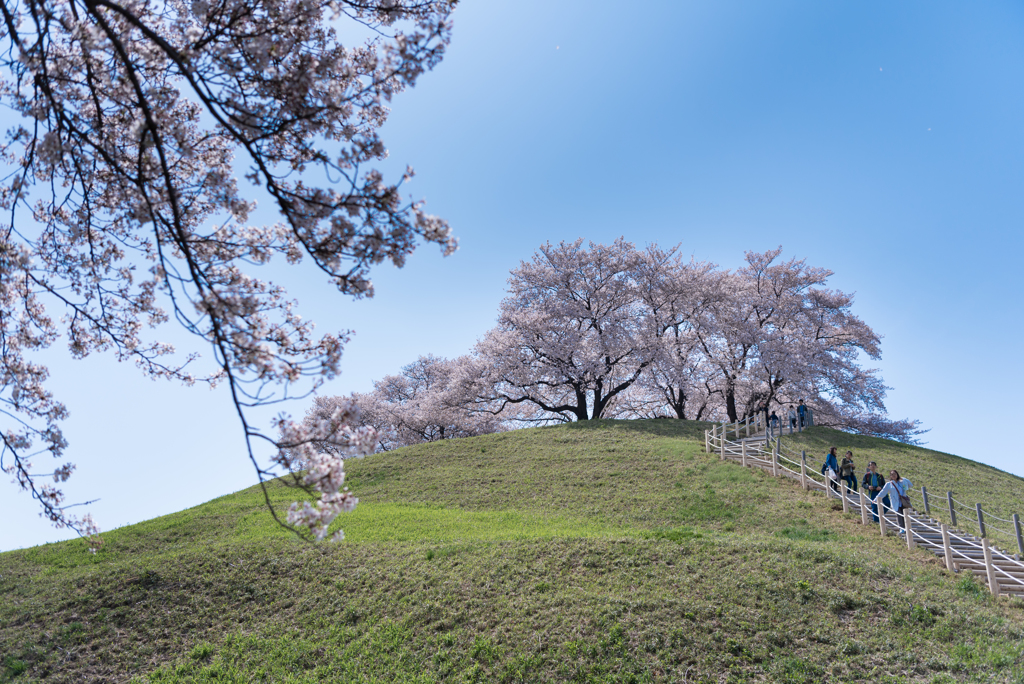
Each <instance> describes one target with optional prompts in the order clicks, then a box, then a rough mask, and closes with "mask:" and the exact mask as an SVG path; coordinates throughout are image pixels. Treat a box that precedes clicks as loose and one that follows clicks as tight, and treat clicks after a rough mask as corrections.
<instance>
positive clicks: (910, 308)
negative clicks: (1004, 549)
mask: <svg viewBox="0 0 1024 684" xmlns="http://www.w3.org/2000/svg"><path fill="white" fill-rule="evenodd" d="M1022 85H1024V6H1022V5H1021V4H1019V3H1014V2H986V3H960V2H956V3H954V2H904V3H883V2H868V3H865V2H830V3H821V2H810V1H807V2H773V3H752V2H723V1H719V0H716V1H715V2H702V3H690V2H682V1H680V0H666V1H663V2H649V3H644V4H643V6H642V11H636V12H627V11H625V9H624V6H623V4H622V3H613V2H603V1H601V2H598V1H595V0H589V1H587V2H570V1H562V0H560V1H558V2H550V1H548V2H536V1H532V0H516V1H514V2H513V1H512V0H487V1H486V2H485V1H484V0H464V2H463V3H462V4H461V5H460V7H459V8H458V10H457V12H456V25H455V37H454V41H453V43H452V45H451V48H450V51H449V54H448V57H447V58H446V59H445V61H444V62H443V63H442V64H441V66H440V67H439V68H438V69H437V70H436V71H435V72H433V73H430V74H427V75H425V76H424V77H423V78H422V80H421V81H420V84H419V86H417V88H416V89H415V90H413V91H410V92H408V93H405V94H403V95H401V96H400V97H398V98H397V99H396V100H395V102H394V113H393V115H392V118H391V120H390V122H389V123H388V125H387V127H386V129H385V133H386V135H385V141H386V143H387V145H388V147H389V149H390V151H391V160H390V162H389V164H392V168H395V169H399V168H404V165H405V164H411V165H412V166H414V167H415V168H416V170H417V172H418V176H417V178H416V179H415V180H414V181H413V183H412V184H411V185H410V186H409V189H410V191H411V192H412V193H413V194H414V195H415V196H417V197H425V198H426V199H427V201H428V207H429V208H430V210H431V211H432V212H434V213H437V214H439V215H442V216H444V217H446V218H447V219H449V220H450V222H451V224H452V226H453V228H454V230H455V232H456V233H457V234H458V235H459V237H460V239H461V249H460V250H459V252H458V253H456V254H455V255H454V256H452V257H449V258H447V259H443V258H441V257H440V256H439V255H438V254H437V252H436V250H435V249H434V248H433V247H429V248H423V249H421V250H420V251H419V252H417V253H416V254H415V255H413V257H412V258H411V259H410V261H409V264H408V265H407V266H406V268H405V269H402V270H400V271H399V270H396V269H393V268H391V267H384V268H382V269H380V270H379V271H378V272H377V273H376V274H375V276H374V282H375V284H376V289H377V296H376V297H375V298H374V299H373V300H369V301H362V302H355V303H353V302H348V301H344V300H342V299H341V298H340V297H339V296H338V295H336V294H334V293H333V292H332V291H331V289H330V288H328V287H325V286H324V284H323V283H322V282H321V281H320V280H319V279H318V278H316V277H315V276H311V277H300V278H296V279H294V283H293V285H294V292H295V294H297V295H298V296H299V297H300V299H301V300H302V303H303V311H304V313H305V314H306V315H307V316H309V317H312V318H314V319H315V320H317V321H318V323H319V325H320V327H321V328H322V329H325V330H337V329H343V328H351V329H354V330H355V331H356V336H355V337H354V339H353V341H352V343H351V344H350V345H349V346H348V348H347V351H346V355H345V362H344V374H343V375H342V376H341V377H340V378H339V379H338V380H337V381H335V382H333V383H332V384H331V385H330V386H329V388H328V390H327V391H328V392H329V393H337V394H346V393H348V392H350V391H354V390H357V391H365V390H367V389H369V388H370V387H371V383H372V381H373V380H374V379H376V378H379V377H381V376H383V375H385V374H388V373H394V372H396V371H397V370H398V369H399V368H400V367H401V366H402V365H404V364H406V363H409V362H410V361H413V360H414V359H415V358H416V357H417V356H419V355H420V354H426V353H433V354H438V355H443V356H454V355H458V354H462V353H465V352H466V351H468V350H469V349H470V347H471V346H472V344H473V343H474V341H475V340H476V339H477V338H478V337H479V336H480V335H482V334H483V333H484V332H485V331H486V330H487V329H488V328H489V327H491V325H492V324H493V322H494V318H495V314H496V311H497V305H498V302H499V301H500V300H501V298H502V296H503V292H504V287H505V279H506V277H507V274H508V270H509V269H510V268H512V267H514V266H515V265H516V264H518V262H519V261H520V260H522V259H527V258H529V257H530V255H531V254H532V253H533V252H534V250H535V249H536V248H537V246H538V245H540V244H541V243H542V242H544V241H547V240H550V241H553V242H557V241H559V240H573V239H575V238H577V237H580V236H582V237H584V238H588V239H591V240H594V241H598V242H609V241H611V240H614V239H615V238H616V237H617V236H619V235H625V236H626V237H627V238H628V239H630V240H632V241H634V242H636V243H637V244H640V245H642V244H646V243H649V242H657V243H659V244H662V245H670V244H676V243H680V244H681V245H682V249H683V250H684V252H686V253H692V254H693V255H695V256H696V257H697V258H698V259H707V260H711V261H714V262H717V263H719V264H720V265H722V266H723V267H727V268H734V267H736V266H738V265H740V263H741V261H742V258H743V252H744V250H765V249H769V248H772V247H776V246H778V245H782V246H783V248H784V249H785V253H786V255H790V256H798V257H803V258H806V259H807V260H808V261H809V262H810V263H811V264H813V265H817V266H823V267H827V268H830V269H831V270H833V271H835V276H834V277H833V279H832V281H831V284H832V286H834V287H837V288H840V289H843V290H846V291H853V292H856V293H857V298H856V304H855V307H854V310H855V312H856V313H857V314H858V315H860V316H861V317H862V318H863V319H865V320H866V321H867V322H868V323H869V324H870V325H871V326H873V327H874V329H875V330H876V331H878V332H879V333H881V334H882V335H883V336H884V339H883V344H882V350H883V359H882V361H881V363H880V364H879V367H880V368H881V369H882V374H883V377H884V378H885V380H886V382H887V384H889V385H891V386H892V387H893V388H894V389H893V390H892V391H891V392H890V394H889V400H888V406H889V409H890V413H891V414H892V415H893V416H896V417H907V416H909V417H915V418H920V419H921V420H922V421H924V424H925V426H926V427H928V428H931V433H929V434H928V435H926V436H925V439H926V440H927V441H928V445H929V446H930V447H932V448H936V449H939V450H942V451H948V452H952V453H956V454H959V455H962V456H966V457H968V458H972V459H975V460H979V461H983V462H985V463H989V464H991V465H994V466H996V467H998V468H1002V469H1004V470H1008V471H1010V472H1014V473H1017V474H1019V475H1024V458H1022V457H1021V456H1019V455H1018V454H1017V453H1016V451H1015V450H1011V449H1010V448H1008V447H1006V446H1005V438H1006V436H1007V433H1014V432H1015V431H1016V429H1017V426H1018V424H1019V423H1020V421H1019V420H1018V419H1017V418H1016V416H1017V415H1018V414H1019V413H1020V411H1021V410H1022V407H1021V405H1020V403H1019V402H1018V396H1019V394H1020V392H1019V389H1020V387H1021V386H1022V385H1024V383H1022V380H1024V378H1022V375H1024V373H1022V370H1021V365H1020V363H1019V360H1018V357H1017V355H1016V353H1015V352H1016V350H1017V348H1019V346H1020V340H1021V339H1022V334H1024V330H1022V322H1021V321H1022V316H1021V313H1022V295H1024V287H1022V286H1021V284H1020V280H1019V277H1020V272H1021V268H1020V266H1019V264H1018V260H1019V259H1020V255H1021V254H1022V251H1024V250H1022V246H1024V244H1022V243H1024V237H1022V231H1021V225H1022V219H1024V192H1022V189H1024V87H1022ZM167 336H169V337H171V338H173V339H175V340H176V341H177V340H180V339H181V338H180V336H177V335H173V334H170V333H169V334H168V335H167ZM53 358H54V362H53V365H52V368H53V372H54V378H53V382H52V387H53V389H54V391H55V393H56V394H57V395H58V396H60V397H61V398H63V399H64V400H65V402H66V403H67V404H68V406H69V408H70V410H71V414H72V417H71V419H70V420H69V421H68V423H67V434H68V437H69V439H70V441H71V444H72V446H71V450H70V454H71V459H72V460H74V461H75V462H77V463H78V465H79V471H78V473H76V475H75V476H74V477H73V478H72V480H71V481H70V482H69V483H68V484H69V486H68V488H67V489H68V492H69V495H70V497H71V498H72V499H82V498H87V497H88V498H94V497H100V499H101V500H100V501H99V502H98V503H97V504H95V505H93V506H92V507H91V508H92V510H93V512H94V514H95V517H96V518H97V521H98V522H99V524H100V525H101V527H103V528H104V529H110V528H113V527H116V526H119V525H123V524H127V523H131V522H136V521H139V520H144V519H147V518H150V517H153V516H156V515H160V514H164V513H170V512H172V511H176V510H180V509H182V508H185V507H187V506H191V505H194V504H197V503H200V502H202V501H205V500H208V499H210V498H213V497H215V496H218V495H220V494H224V493H227V492H230V491H233V490H237V489H239V488H241V487H243V486H246V485H249V484H251V483H252V482H253V481H254V476H253V474H252V470H251V468H250V466H249V465H248V463H247V462H246V460H245V457H244V454H243V451H242V443H241V439H240V437H241V435H240V429H239V427H238V425H237V423H236V421H235V419H234V417H233V415H232V412H231V407H230V405H229V403H228V401H227V398H226V397H224V396H222V393H220V392H209V391H206V390H203V389H199V388H193V389H183V388H178V387H175V386H173V385H169V384H166V383H154V382H150V381H147V380H143V379H141V378H140V377H138V375H137V372H136V371H135V369H134V368H133V367H132V366H130V365H118V364H117V363H116V362H114V361H113V360H112V359H111V358H109V357H102V356H100V357H93V358H89V359H87V360H86V361H83V362H68V361H63V360H61V358H60V355H59V354H55V355H53ZM303 410H304V407H303V406H295V407H294V409H293V413H296V414H301V413H302V412H303ZM979 424H980V425H983V427H981V428H979ZM927 479H928V478H927V473H920V474H918V476H916V477H914V480H915V481H918V480H920V481H922V482H925V483H927ZM4 487H5V489H3V490H0V491H2V494H0V514H2V515H3V518H4V520H5V525H4V526H3V527H2V528H0V549H8V548H14V547H18V546H28V545H33V544H36V543H41V542H44V541H50V540H55V539H59V538H63V536H64V535H62V533H61V532H59V531H54V530H52V529H51V528H49V527H48V526H47V525H46V524H45V523H44V522H43V521H41V520H39V518H38V517H37V515H36V514H37V511H36V508H35V505H34V504H33V503H32V502H31V501H30V500H29V498H28V496H27V495H23V494H20V493H18V492H17V491H16V490H15V489H14V487H13V486H11V485H6V484H5V485H4ZM1021 509H1022V510H1021V512H1022V513H1024V502H1022V506H1021Z"/></svg>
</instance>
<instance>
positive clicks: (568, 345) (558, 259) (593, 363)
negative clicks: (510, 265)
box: [471, 238, 655, 421]
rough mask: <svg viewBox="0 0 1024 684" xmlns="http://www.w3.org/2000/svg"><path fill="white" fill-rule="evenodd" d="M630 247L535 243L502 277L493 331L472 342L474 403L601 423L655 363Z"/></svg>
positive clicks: (635, 258)
mask: <svg viewBox="0 0 1024 684" xmlns="http://www.w3.org/2000/svg"><path fill="white" fill-rule="evenodd" d="M639 258H640V256H639V254H638V252H637V250H636V248H635V247H634V246H633V245H632V244H631V243H629V242H626V241H625V240H624V239H622V238H619V239H618V240H616V241H615V242H614V243H613V244H612V245H599V244H594V243H590V245H589V247H588V248H584V247H583V240H582V239H579V240H576V241H575V242H572V243H566V242H561V243H559V244H558V245H551V244H550V243H549V244H545V245H543V246H542V247H541V248H540V249H539V250H538V252H537V253H536V254H534V257H533V259H532V260H531V261H524V262H522V263H521V264H520V266H519V267H518V268H516V269H514V270H513V271H512V273H511V277H510V278H509V281H508V282H509V289H508V296H507V297H506V298H505V299H504V300H503V301H502V303H501V309H500V315H499V318H498V325H497V326H496V327H495V328H494V329H493V330H491V331H490V332H489V333H487V335H486V336H485V337H484V339H483V340H481V341H480V343H478V345H477V347H476V350H475V353H476V356H477V357H478V362H477V366H476V368H477V369H478V371H479V372H478V373H477V375H476V377H474V378H472V380H471V382H472V383H473V386H474V387H475V388H476V396H477V398H478V402H479V403H480V405H481V406H486V407H489V410H494V411H499V412H500V411H503V410H505V409H506V407H508V406H510V405H514V404H529V405H532V406H533V407H534V408H536V409H537V410H539V414H535V415H536V418H537V419H540V420H562V421H569V420H591V419H597V418H601V417H602V416H603V415H604V414H605V411H606V409H608V408H609V406H610V405H611V404H612V403H613V402H614V401H615V400H616V398H617V397H618V396H619V395H620V394H621V393H622V392H623V391H625V390H626V389H627V388H629V387H630V386H631V385H632V384H633V383H635V382H636V381H637V379H638V378H639V377H640V376H641V374H642V373H643V371H644V369H645V368H647V367H648V366H650V364H651V363H652V361H653V355H654V348H655V334H654V331H652V329H651V326H652V325H653V324H654V321H653V319H652V317H651V316H649V315H648V312H646V311H645V309H644V306H643V302H642V300H640V299H639V298H638V285H637V282H636V266H637V263H638V260H639Z"/></svg>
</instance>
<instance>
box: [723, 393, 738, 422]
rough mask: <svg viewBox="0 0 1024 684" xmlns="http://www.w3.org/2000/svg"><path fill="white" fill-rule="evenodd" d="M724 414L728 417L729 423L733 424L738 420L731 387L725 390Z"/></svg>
mask: <svg viewBox="0 0 1024 684" xmlns="http://www.w3.org/2000/svg"><path fill="white" fill-rule="evenodd" d="M725 412H726V413H727V414H728V415H729V422H730V423H735V422H736V421H737V420H738V416H737V415H736V390H735V389H734V388H733V387H732V385H730V386H729V387H726V388H725Z"/></svg>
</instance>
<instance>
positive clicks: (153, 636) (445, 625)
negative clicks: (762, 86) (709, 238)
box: [0, 420, 1024, 682]
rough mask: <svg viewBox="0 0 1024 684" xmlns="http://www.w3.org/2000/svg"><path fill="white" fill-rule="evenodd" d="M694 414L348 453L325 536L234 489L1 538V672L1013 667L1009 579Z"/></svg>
mask: <svg viewBox="0 0 1024 684" xmlns="http://www.w3.org/2000/svg"><path fill="white" fill-rule="evenodd" d="M709 425H710V424H709V423H699V422H694V421H678V420H653V421H606V420H603V421H591V422H584V423H571V424H566V425H558V426H549V427H541V428H531V429H527V430H518V431H513V432H504V433H496V434H491V435H485V436H482V437H474V438H466V439H459V440H446V441H442V442H432V443H427V444H420V445H416V446H413V447H407V448H404V449H400V450H396V451H393V452H387V453H383V454H376V455H373V456H370V457H367V458H366V459H363V460H359V461H351V462H349V463H348V464H347V471H348V483H349V485H350V487H351V488H352V490H353V491H354V492H355V493H356V495H357V496H358V497H359V498H360V504H359V506H358V507H357V508H356V510H355V511H354V512H353V513H351V514H348V515H344V516H342V517H340V518H339V521H338V522H339V524H338V526H340V527H342V528H343V529H344V530H345V533H346V540H345V541H344V542H341V543H339V544H319V545H315V544H308V543H304V542H300V541H298V540H296V539H295V538H294V536H292V535H291V534H290V533H288V532H287V531H285V530H283V529H281V528H280V527H278V526H277V525H276V524H275V523H274V522H273V521H272V519H271V518H270V516H269V514H268V513H267V511H266V507H265V504H264V502H263V498H262V493H261V492H260V491H259V489H258V488H250V489H246V490H243V491H240V492H236V493H234V494H229V495H226V496H222V497H219V498H217V499H214V500H212V501H210V502H207V503H205V504H202V505H200V506H196V507H193V508H190V509H187V510H185V511H181V512H179V513H175V514H171V515H167V516H162V517H159V518H155V519H153V520H149V521H146V522H142V523H138V524H136V525H130V526H127V527H123V528H120V529H118V530H112V531H110V532H106V533H104V534H103V539H104V545H103V547H102V548H101V550H100V551H99V552H98V553H97V554H95V555H92V554H89V553H87V552H86V550H85V549H86V546H85V543H84V542H83V541H82V540H73V541H68V542H58V543H53V544H47V545H44V546H38V547H33V548H30V549H21V550H15V551H9V552H4V553H0V597H2V600H0V682H64V681H68V682H71V681H76V682H77V681H138V682H150V681H154V682H155V681H160V682H212V681H218V682H223V681H236V682H255V681H275V682H276V681H289V682H305V681H310V682H312V681H324V680H326V681H353V682H355V681H359V682H374V681H415V682H442V681H501V682H517V681H531V682H532V681H594V682H602V681H608V682H611V681H615V682H621V681H635V682H645V681H652V682H660V681H665V682H668V681H673V682H675V681H688V682H695V681H764V680H771V681H781V682H820V681H860V680H864V681H867V680H871V681H882V682H885V681H892V682H895V681H900V682H902V681H921V682H950V681H992V682H1004V681H1006V682H1020V681H1024V600H1022V599H1019V598H1001V599H993V598H992V597H991V596H990V595H989V594H988V593H987V590H986V589H985V588H984V587H983V586H982V585H981V584H980V583H979V582H977V581H975V580H974V579H973V578H972V577H970V576H969V575H968V574H967V573H961V574H953V573H949V572H948V571H946V570H945V568H944V566H943V565H942V563H941V561H939V560H938V559H936V558H935V556H934V555H933V554H931V553H929V552H927V551H924V550H920V549H917V550H907V548H906V546H905V545H904V544H902V543H901V542H900V540H899V539H898V538H897V537H890V538H886V539H881V538H880V535H879V531H878V528H877V527H876V526H871V525H868V526H862V525H860V524H859V522H860V519H859V516H853V515H850V514H843V513H842V510H841V507H840V509H839V510H836V508H837V507H839V506H840V505H839V503H838V502H836V501H833V500H828V499H826V498H825V497H823V496H821V495H816V494H814V493H811V492H806V491H804V490H802V489H801V488H800V487H799V485H795V484H793V483H792V482H789V481H783V480H778V479H774V478H772V477H771V476H770V475H768V474H765V473H762V472H760V471H756V470H750V469H744V468H742V467H741V466H739V465H737V464H734V463H730V462H721V461H719V460H718V457H717V456H716V455H715V454H706V453H704V438H703V430H704V429H705V428H707V427H708V426H709ZM783 439H784V440H786V441H788V442H789V443H790V445H791V446H793V447H794V448H797V449H806V450H807V451H808V454H809V455H811V454H814V455H816V456H818V457H819V458H820V455H821V453H823V452H824V451H825V449H826V448H827V447H828V446H832V445H835V446H837V447H839V448H840V450H842V451H845V450H846V449H852V450H853V452H854V456H855V459H856V462H857V464H858V471H859V472H862V471H863V466H864V464H866V462H867V461H868V460H875V461H877V462H878V463H879V467H880V469H881V470H883V471H884V470H885V469H887V468H892V467H895V468H897V469H899V470H900V471H901V472H902V473H903V474H904V476H906V477H909V478H910V479H911V480H912V481H913V482H914V484H915V486H918V487H919V486H920V485H921V484H924V485H927V486H928V488H929V490H930V491H932V492H935V493H939V492H941V493H943V494H944V492H945V491H946V490H947V489H952V490H953V491H954V492H955V493H956V496H957V498H960V499H961V500H962V501H970V502H981V503H982V504H983V505H984V506H985V507H986V509H988V508H991V509H992V510H994V511H999V512H1001V514H1005V515H1008V514H1009V513H1012V512H1018V509H1019V508H1021V507H1022V506H1021V503H1022V502H1024V478H1020V477H1018V476H1015V475H1012V474H1009V473H1004V472H1002V471H999V470H998V469H996V468H993V467H991V466H986V465H984V464H980V463H976V462H973V461H969V460H967V459H963V458H960V457H957V456H953V455H950V454H942V453H940V452H936V451H932V450H929V449H925V448H922V447H915V446H908V445H905V444H900V443H897V442H891V441H888V440H883V439H878V438H873V437H865V436H857V435H849V434H846V433H842V432H838V431H835V430H830V429H828V428H811V429H809V430H807V431H806V432H804V433H802V434H799V435H792V436H789V435H787V436H784V437H783ZM199 476H201V475H199ZM270 493H271V496H272V497H273V499H274V501H275V502H276V503H278V504H283V505H285V506H286V505H287V503H288V502H290V501H292V500H293V499H294V498H296V495H297V493H296V492H295V491H294V490H290V489H287V488H285V487H284V486H281V485H280V484H277V483H274V484H272V485H271V487H270ZM935 506H936V504H935V503H934V502H933V508H934V507H935ZM939 513H940V515H941V510H940V511H939ZM997 542H998V543H999V544H1000V545H1001V546H1003V547H1004V548H1006V549H1007V550H1010V551H1013V550H1014V548H1015V545H1011V541H1010V540H1003V539H997Z"/></svg>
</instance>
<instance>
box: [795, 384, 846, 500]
mask: <svg viewBox="0 0 1024 684" xmlns="http://www.w3.org/2000/svg"><path fill="white" fill-rule="evenodd" d="M800 405H801V406H803V404H800ZM829 468H831V469H832V472H833V473H835V475H836V477H839V458H838V457H837V456H836V448H835V447H832V448H831V449H829V450H828V455H827V456H825V465H823V466H821V474H822V475H824V476H825V477H828V484H829V486H830V487H831V488H832V491H834V492H838V491H839V483H838V482H836V481H835V480H834V479H832V478H831V477H829V476H828V470H829Z"/></svg>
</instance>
